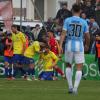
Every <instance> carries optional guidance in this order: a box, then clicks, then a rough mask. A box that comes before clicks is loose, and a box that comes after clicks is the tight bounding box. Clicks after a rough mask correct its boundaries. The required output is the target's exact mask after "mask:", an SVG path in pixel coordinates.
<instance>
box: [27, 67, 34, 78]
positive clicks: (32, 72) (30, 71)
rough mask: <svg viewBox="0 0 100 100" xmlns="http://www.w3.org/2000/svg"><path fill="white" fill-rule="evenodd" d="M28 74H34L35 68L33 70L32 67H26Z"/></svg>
mask: <svg viewBox="0 0 100 100" xmlns="http://www.w3.org/2000/svg"><path fill="white" fill-rule="evenodd" d="M28 75H32V76H34V75H35V70H34V68H33V69H32V68H29V69H28Z"/></svg>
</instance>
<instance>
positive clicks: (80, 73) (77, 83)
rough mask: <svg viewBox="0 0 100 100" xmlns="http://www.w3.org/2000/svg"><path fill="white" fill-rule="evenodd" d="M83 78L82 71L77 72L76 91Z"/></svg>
mask: <svg viewBox="0 0 100 100" xmlns="http://www.w3.org/2000/svg"><path fill="white" fill-rule="evenodd" d="M81 78H82V71H77V72H76V76H75V84H74V91H77V89H78V87H79V84H80V81H81Z"/></svg>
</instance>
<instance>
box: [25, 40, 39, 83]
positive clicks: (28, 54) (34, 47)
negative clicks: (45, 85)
mask: <svg viewBox="0 0 100 100" xmlns="http://www.w3.org/2000/svg"><path fill="white" fill-rule="evenodd" d="M40 46H41V43H39V42H38V41H34V42H33V43H32V44H31V45H30V46H29V47H28V48H27V49H26V50H25V52H24V62H25V64H27V65H29V68H28V77H27V80H29V81H31V80H32V79H34V75H35V70H34V59H33V58H34V54H35V53H40ZM30 76H32V78H31V77H30Z"/></svg>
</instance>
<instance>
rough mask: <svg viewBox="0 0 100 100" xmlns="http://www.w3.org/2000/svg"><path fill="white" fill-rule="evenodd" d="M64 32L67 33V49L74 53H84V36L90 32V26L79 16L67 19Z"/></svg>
mask: <svg viewBox="0 0 100 100" xmlns="http://www.w3.org/2000/svg"><path fill="white" fill-rule="evenodd" d="M63 30H65V31H67V38H66V45H65V49H67V51H72V52H84V45H83V36H84V33H88V32H89V28H88V24H87V22H86V21H85V20H83V19H82V18H80V17H78V16H73V17H70V18H67V19H65V21H64V26H63Z"/></svg>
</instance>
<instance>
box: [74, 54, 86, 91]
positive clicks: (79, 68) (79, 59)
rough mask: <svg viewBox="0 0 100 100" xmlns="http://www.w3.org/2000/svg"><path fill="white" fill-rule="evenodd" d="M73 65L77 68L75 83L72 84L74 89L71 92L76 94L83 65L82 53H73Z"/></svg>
mask: <svg viewBox="0 0 100 100" xmlns="http://www.w3.org/2000/svg"><path fill="white" fill-rule="evenodd" d="M74 56H75V63H76V67H77V71H76V75H75V83H74V89H73V92H74V93H77V91H78V87H79V84H80V81H81V78H82V67H83V63H84V61H85V60H84V53H80V52H77V53H75V55H74Z"/></svg>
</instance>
